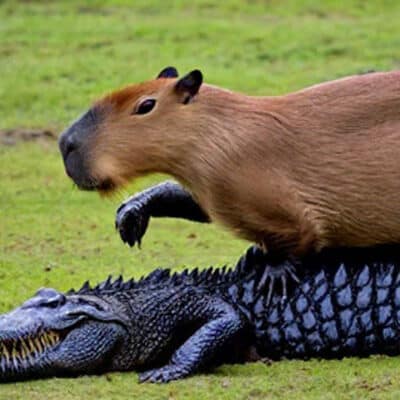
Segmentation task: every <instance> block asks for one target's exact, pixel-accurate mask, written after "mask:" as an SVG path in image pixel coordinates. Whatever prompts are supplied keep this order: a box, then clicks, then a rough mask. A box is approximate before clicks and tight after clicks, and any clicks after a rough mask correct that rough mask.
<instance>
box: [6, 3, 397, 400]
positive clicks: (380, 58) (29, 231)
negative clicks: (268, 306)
mask: <svg viewBox="0 0 400 400" xmlns="http://www.w3.org/2000/svg"><path fill="white" fill-rule="evenodd" d="M82 4H83V2H78V1H74V0H70V1H65V2H57V1H48V2H46V1H41V2H39V1H38V2H35V1H19V2H16V1H0V76H1V77H0V128H14V127H28V128H30V127H36V128H38V127H39V128H50V129H54V130H56V131H60V130H61V129H62V127H64V126H65V125H66V124H67V123H68V121H70V120H71V119H73V118H74V117H76V116H77V115H78V114H79V113H80V112H81V111H83V110H84V109H85V108H86V107H87V106H88V104H89V103H90V102H91V101H92V100H93V99H95V98H96V97H98V96H99V95H100V94H102V93H103V92H104V91H107V90H111V89H113V88H115V87H117V86H120V85H123V84H126V83H128V82H135V81H138V80H143V79H148V78H150V77H153V76H155V75H156V74H157V73H158V72H159V70H161V68H163V67H164V66H166V65H175V66H177V67H178V68H179V70H180V71H181V72H185V71H187V70H189V69H190V68H195V67H200V68H201V69H202V70H203V72H204V74H205V77H206V80H207V81H208V82H211V83H215V84H219V85H222V86H227V87H230V88H232V89H236V90H241V91H246V92H248V93H253V94H262V93H263V94H276V93H283V92H285V91H289V90H295V89H297V88H300V87H303V86H305V85H307V84H312V83H315V82H318V81H322V80H328V79H333V78H335V77H339V76H343V75H346V74H351V73H357V72H360V71H366V70H370V69H394V68H398V67H399V65H400V29H399V19H400V2H398V1H395V0H393V1H390V0H388V1H368V2H365V1H355V0H354V1H346V2H339V1H324V2H317V1H311V0H301V1H300V0H293V1H277V0H276V1H274V0H271V1H261V0H259V1H239V0H226V1H224V2H217V1H215V2H214V1H210V0H201V1H190V2H189V1H187V2H185V1H178V0H175V1H170V2H164V1H161V0H158V1H149V0H137V1H135V2H132V1H128V0H126V1H123V0H115V1H100V0H95V1H91V2H86V5H82ZM133 4H134V5H133ZM159 179H161V177H151V178H149V179H146V180H141V181H139V182H137V183H136V184H135V186H131V187H130V188H129V190H127V191H126V192H124V193H121V194H119V195H117V196H116V197H114V198H113V199H110V200H105V201H104V200H101V199H100V198H99V197H98V196H97V195H95V194H93V193H83V192H79V191H77V190H76V189H75V188H74V187H73V186H72V184H71V182H70V181H69V180H67V178H66V177H65V176H64V172H63V167H62V163H61V159H60V157H59V155H58V153H57V149H56V146H55V143H54V142H51V141H49V142H46V143H45V144H43V143H42V144H37V143H24V144H18V145H16V146H1V145H0V191H1V196H0V311H6V310H9V309H10V308H11V307H14V306H16V305H17V304H18V303H20V302H21V301H22V300H24V299H26V298H27V297H29V296H30V295H32V293H33V292H34V291H35V290H36V289H38V288H39V287H41V286H53V287H56V288H59V289H68V288H69V287H71V286H75V287H76V286H78V285H79V284H80V283H81V282H83V281H84V280H86V279H91V280H92V281H94V282H95V281H99V280H101V279H103V278H104V277H105V276H106V275H107V274H110V273H112V274H119V273H124V274H125V275H126V276H131V275H133V276H136V277H138V276H140V275H141V274H143V273H146V272H149V271H150V270H152V269H153V268H154V267H156V266H159V265H162V266H171V267H176V268H180V267H182V266H183V265H188V266H195V265H199V266H207V265H209V264H211V263H213V264H216V265H221V264H224V263H229V264H232V263H233V262H234V260H235V259H236V258H238V257H239V255H240V254H241V253H242V252H243V250H244V249H245V248H246V247H247V244H246V243H243V242H241V241H238V240H235V239H233V238H232V237H231V236H230V235H229V234H228V233H226V232H224V231H222V230H221V229H218V228H216V227H212V226H201V225H195V224H190V223H184V222H179V221H153V222H152V224H151V227H150V229H149V232H148V234H147V235H146V237H145V240H144V243H143V249H142V250H141V251H139V250H137V249H134V250H129V249H128V248H127V247H124V246H123V245H122V243H120V241H119V238H118V236H117V235H116V234H115V232H114V230H113V219H114V211H115V208H116V207H117V205H118V203H119V201H120V200H122V199H123V197H124V196H125V195H126V194H127V193H128V192H129V191H135V190H138V189H140V188H143V187H145V186H148V185H149V184H151V183H154V182H155V181H156V180H159ZM399 367H400V361H399V360H398V359H396V358H387V357H376V358H371V359H366V360H357V359H349V360H344V361H311V362H298V361H296V362H287V361H286V362H280V363H274V364H273V365H272V366H266V365H263V364H260V363H257V364H252V365H245V366H224V367H221V368H218V369H217V370H216V371H215V373H213V374H212V375H202V376H196V377H193V378H190V379H188V380H185V381H182V382H177V383H172V384H169V385H165V386H161V387H159V386H152V385H138V384H137V383H136V382H137V379H136V375H135V373H125V374H109V375H107V376H102V377H83V378H79V379H74V380H69V379H51V380H45V381H37V382H28V383H18V384H10V385H2V386H1V387H0V399H11V398H13V399H26V398H30V399H32V400H34V399H59V398H64V399H77V398H85V399H89V400H90V399H96V400H97V399H122V398H131V397H132V398H134V397H139V396H140V398H142V399H181V398H187V399H197V398H199V399H214V398H235V399H270V398H271V399H275V398H282V399H299V398H301V399H303V398H304V399H317V398H324V399H352V398H354V399H358V398H371V399H377V398H385V399H386V398H388V399H390V398H393V399H395V398H399V396H400V382H399V379H398V371H399Z"/></svg>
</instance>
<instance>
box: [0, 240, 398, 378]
mask: <svg viewBox="0 0 400 400" xmlns="http://www.w3.org/2000/svg"><path fill="white" fill-rule="evenodd" d="M398 250H399V248H396V247H382V248H380V249H358V250H336V251H329V252H328V251H327V252H323V253H321V254H320V255H317V256H313V257H310V258H308V259H304V260H303V265H302V266H301V269H300V271H301V272H300V273H301V276H300V282H299V283H298V284H295V283H293V282H292V286H291V287H290V288H289V289H290V290H289V292H288V297H287V298H283V297H282V296H279V295H278V294H275V295H274V297H273V298H272V301H271V302H269V303H268V302H267V299H266V294H265V292H263V291H258V290H257V287H258V283H259V280H260V279H261V277H262V276H263V272H264V271H263V270H264V268H265V255H264V254H263V252H261V251H260V250H259V249H257V248H251V249H250V250H249V251H248V252H247V254H246V255H245V256H244V257H242V258H241V260H240V261H239V263H238V265H237V266H236V268H235V269H234V270H233V271H229V270H226V269H219V270H212V269H209V270H205V271H202V272H199V271H198V270H194V271H191V272H188V271H185V272H183V273H179V274H173V275H171V274H170V272H169V270H162V269H158V270H155V271H154V272H153V273H152V274H150V275H149V276H148V277H146V278H144V279H142V280H140V281H138V282H134V281H128V282H123V281H122V279H118V280H116V281H114V282H112V281H110V280H108V281H106V282H103V283H102V284H100V285H98V286H97V287H95V288H90V287H89V285H88V284H85V285H84V286H83V287H82V288H81V289H80V290H79V291H77V292H74V291H71V292H69V293H67V294H66V295H63V294H61V293H59V292H57V291H55V290H53V289H45V290H42V291H40V292H39V293H38V294H37V295H36V296H35V297H33V298H32V299H30V300H28V301H27V302H26V303H25V304H24V305H23V306H21V307H19V308H17V309H15V310H14V311H12V312H10V313H8V314H4V315H2V316H1V317H0V349H3V350H2V353H0V354H1V358H0V381H7V380H14V379H23V378H28V377H32V376H33V377H37V376H51V375H56V374H57V375H58V374H77V373H90V372H96V373H100V372H105V371H113V370H131V369H139V370H141V371H144V372H142V373H141V374H140V380H141V381H151V382H167V381H170V380H173V379H180V378H183V377H185V376H187V375H190V374H193V373H195V372H196V371H198V370H200V369H202V368H205V367H209V366H211V365H218V364H221V363H223V362H238V361H245V360H246V359H247V357H248V355H249V354H250V353H251V354H252V358H254V355H255V354H256V355H258V356H259V357H269V358H273V359H279V358H281V357H287V358H309V357H328V358H331V357H342V356H350V355H359V356H364V355H368V354H372V353H388V354H398V353H399V352H400V351H399V350H400V349H399V339H400V257H399V255H398ZM40 335H41V338H42V339H43V338H44V339H43V340H42V339H41V340H42V341H41V343H42V345H41V348H40V349H39V345H38V343H39V342H38V340H39V339H37V337H38V336H40ZM48 335H51V336H49V338H52V342H51V344H48V343H47V342H48V339H49V338H48V337H47V336H48ZM49 340H50V339H49ZM28 347H29V349H30V350H29V351H28V350H27V349H28ZM33 349H34V350H33ZM250 350H251V351H250Z"/></svg>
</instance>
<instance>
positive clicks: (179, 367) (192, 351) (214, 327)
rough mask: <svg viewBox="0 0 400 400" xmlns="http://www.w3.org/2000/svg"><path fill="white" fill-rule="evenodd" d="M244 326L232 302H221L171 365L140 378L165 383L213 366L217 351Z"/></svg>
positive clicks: (188, 340) (180, 348) (150, 371)
mask: <svg viewBox="0 0 400 400" xmlns="http://www.w3.org/2000/svg"><path fill="white" fill-rule="evenodd" d="M209 312H210V311H209ZM203 318H204V316H203ZM244 327H245V323H244V321H243V319H242V318H241V316H240V315H239V314H238V313H237V312H236V311H235V310H234V309H233V308H232V307H231V306H230V305H228V304H227V303H225V302H222V301H220V304H219V305H218V306H217V307H214V308H213V309H212V311H211V315H209V318H208V322H206V323H205V324H203V325H202V326H201V327H200V328H199V329H198V330H197V331H196V332H195V333H194V334H193V335H192V336H191V337H190V338H189V339H187V340H186V342H184V343H183V344H182V346H180V347H179V348H178V349H177V350H176V351H175V353H174V354H173V356H172V358H171V360H170V362H169V363H168V364H167V365H165V366H163V367H161V368H156V369H151V370H148V371H145V372H143V373H141V374H140V375H139V381H140V382H153V383H165V382H169V381H172V380H176V379H181V378H184V377H186V376H188V375H191V374H193V373H194V372H196V371H198V370H199V369H200V368H202V367H203V368H204V367H206V366H208V365H210V364H211V363H212V360H213V358H214V357H215V356H216V354H217V353H220V352H221V349H222V348H223V347H224V346H225V345H226V344H227V343H229V342H230V341H232V340H234V339H235V337H237V336H238V335H239V334H240V332H241V331H242V330H243V328H244Z"/></svg>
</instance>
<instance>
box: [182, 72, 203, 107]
mask: <svg viewBox="0 0 400 400" xmlns="http://www.w3.org/2000/svg"><path fill="white" fill-rule="evenodd" d="M202 83H203V74H202V73H201V71H199V70H198V69H194V70H193V71H191V72H189V73H188V74H187V75H185V76H184V77H182V78H181V79H179V81H178V82H176V85H175V90H176V92H177V93H178V94H180V95H182V96H183V103H184V104H187V103H189V101H190V100H191V99H192V98H193V97H194V96H196V94H197V92H198V91H199V89H200V86H201V84H202Z"/></svg>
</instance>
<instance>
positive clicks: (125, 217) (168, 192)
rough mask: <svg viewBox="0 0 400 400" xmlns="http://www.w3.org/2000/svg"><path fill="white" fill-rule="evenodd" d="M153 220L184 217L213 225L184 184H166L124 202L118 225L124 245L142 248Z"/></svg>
mask: <svg viewBox="0 0 400 400" xmlns="http://www.w3.org/2000/svg"><path fill="white" fill-rule="evenodd" d="M150 217H172V218H183V219H187V220H190V221H195V222H210V219H209V217H208V215H207V214H206V213H205V212H204V211H203V210H202V209H201V207H200V206H199V204H198V203H196V201H195V200H194V199H193V197H192V195H191V194H190V193H189V192H188V191H187V190H185V189H184V188H183V187H182V186H181V185H179V184H178V183H174V182H169V181H167V182H163V183H160V184H159V185H156V186H153V187H151V188H149V189H147V190H144V191H143V192H140V193H138V194H136V195H134V196H132V197H130V198H129V199H128V200H126V201H125V202H123V203H122V204H121V206H120V207H119V208H118V210H117V215H116V220H115V226H116V228H117V230H118V231H119V234H120V236H121V239H122V241H123V242H125V243H128V244H129V246H134V245H135V244H136V243H137V244H138V245H139V246H140V243H141V240H142V237H143V235H144V234H145V232H146V229H147V226H148V223H149V219H150Z"/></svg>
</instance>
